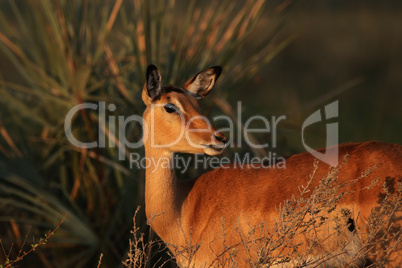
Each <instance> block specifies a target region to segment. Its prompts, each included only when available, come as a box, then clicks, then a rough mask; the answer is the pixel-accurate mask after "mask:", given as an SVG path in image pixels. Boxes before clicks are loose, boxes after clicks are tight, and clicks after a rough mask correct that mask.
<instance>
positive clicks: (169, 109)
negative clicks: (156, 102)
mask: <svg viewBox="0 0 402 268" xmlns="http://www.w3.org/2000/svg"><path fill="white" fill-rule="evenodd" d="M163 108H165V111H166V112H168V113H170V114H171V113H174V112H178V111H179V108H177V106H176V105H174V104H171V103H168V104H166V105H165V106H163Z"/></svg>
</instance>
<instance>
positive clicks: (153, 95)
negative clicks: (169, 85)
mask: <svg viewBox="0 0 402 268" xmlns="http://www.w3.org/2000/svg"><path fill="white" fill-rule="evenodd" d="M161 81H162V76H161V75H160V73H159V71H158V68H156V66H155V65H152V64H151V65H149V66H148V68H147V77H146V82H145V86H144V88H143V90H142V100H143V101H144V103H145V104H146V105H148V104H149V103H151V102H152V101H154V100H156V99H157V98H158V97H159V96H160V94H161V90H162V84H161Z"/></svg>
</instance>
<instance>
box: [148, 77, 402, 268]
mask: <svg viewBox="0 0 402 268" xmlns="http://www.w3.org/2000/svg"><path fill="white" fill-rule="evenodd" d="M209 72H211V70H209ZM196 78H197V77H194V78H192V79H190V80H189V81H188V82H187V83H186V86H187V87H188V86H191V84H192V83H193V82H194V80H197V79H196ZM214 79H216V78H214ZM214 81H215V80H214ZM199 82H200V81H198V83H199ZM207 93H208V92H207ZM143 100H144V102H145V103H146V104H147V106H148V107H147V109H146V111H145V113H144V121H145V122H147V123H148V126H151V119H150V118H151V110H152V109H153V113H154V115H155V124H154V127H155V128H154V129H152V131H153V132H154V135H155V139H156V141H157V142H159V143H163V142H164V143H169V142H170V141H172V140H174V139H175V138H176V137H177V135H178V130H179V129H180V127H181V122H180V121H179V120H178V117H174V115H172V114H167V113H166V112H165V111H164V110H163V106H160V107H156V108H151V103H154V104H155V103H157V104H166V103H168V102H171V103H175V104H176V106H178V107H181V108H182V110H183V111H182V112H183V113H185V121H186V122H187V121H188V120H190V118H191V117H192V116H196V115H199V108H198V104H197V102H196V100H195V98H194V97H193V96H192V95H190V94H182V93H179V92H169V93H167V94H163V95H161V96H160V98H159V99H158V100H156V101H154V102H152V101H151V100H150V99H149V96H148V95H147V93H146V89H145V88H144V93H143ZM205 126H206V123H205V122H204V121H203V120H195V121H194V122H193V125H192V127H194V128H205ZM214 132H215V130H214V129H211V131H209V132H202V133H189V137H190V138H191V140H192V141H194V142H198V143H199V144H211V143H216V144H218V143H219V142H218V141H217V140H214V139H213V138H212V135H213V133H214ZM144 137H149V131H148V132H147V131H146V129H144ZM145 151H146V156H147V157H148V158H154V159H158V158H160V157H166V158H168V159H170V160H172V157H173V153H174V152H188V153H204V152H205V153H208V154H215V153H213V152H211V151H210V150H207V149H205V148H194V147H192V146H190V145H189V144H188V143H187V142H186V140H185V139H184V138H183V139H182V140H180V142H179V143H178V144H177V145H175V146H173V147H170V148H152V147H151V144H150V139H149V138H148V139H145ZM345 154H348V155H350V157H349V160H348V161H347V163H346V164H345V165H344V166H343V167H342V168H341V169H340V171H339V177H338V181H337V183H345V182H348V181H350V180H353V179H356V178H358V177H359V176H360V175H361V174H362V172H364V171H366V170H367V169H368V168H370V167H373V166H376V165H378V167H377V168H376V169H374V170H373V171H372V173H371V174H370V175H369V176H368V177H367V178H364V179H362V180H359V181H357V182H356V183H354V184H351V185H349V186H348V187H346V188H344V189H343V190H345V191H347V192H349V191H353V192H354V193H352V194H348V195H346V196H345V197H344V198H343V199H341V201H340V206H341V207H343V208H349V209H350V210H351V211H353V212H354V215H353V218H354V219H357V218H358V219H359V221H358V222H357V223H356V224H357V226H358V227H361V226H363V225H364V223H365V221H366V220H367V219H368V217H369V215H370V212H371V209H373V208H375V207H377V206H379V202H380V199H381V198H380V197H381V194H380V193H381V189H382V183H383V182H384V181H385V179H386V178H393V179H394V182H396V181H401V179H402V161H401V160H402V146H400V145H396V144H387V143H382V142H364V143H350V144H342V145H340V146H339V155H340V161H341V160H342V157H343V156H344V155H345ZM314 161H315V158H314V157H313V156H312V155H311V154H309V153H302V154H298V155H295V156H292V157H290V158H289V159H287V160H286V169H275V168H272V169H255V168H246V167H243V168H242V169H241V168H223V167H221V168H218V169H216V170H213V171H211V172H208V173H205V174H203V175H202V176H200V177H199V178H198V179H197V180H196V181H195V183H194V185H190V186H188V185H187V184H182V183H180V182H179V181H178V180H177V179H176V177H175V174H174V170H172V169H171V166H168V167H164V168H162V167H153V166H152V167H150V168H148V169H147V171H146V193H145V194H146V200H145V202H146V213H147V217H148V219H149V220H150V222H151V227H152V228H153V229H154V231H155V232H156V233H157V234H158V235H159V236H160V237H161V238H162V240H163V241H164V242H165V243H167V244H168V246H169V248H170V249H171V250H172V251H173V252H174V253H177V252H178V249H180V247H186V246H188V245H189V243H190V242H189V241H191V244H192V245H201V246H200V248H199V249H198V250H197V251H196V253H195V257H194V258H193V259H192V260H191V263H189V262H188V261H187V260H186V259H185V256H181V257H179V258H178V263H179V265H181V266H187V265H189V264H191V266H193V265H194V266H195V267H203V266H208V265H210V264H211V263H212V262H213V261H214V260H215V258H216V257H217V255H219V254H220V253H221V252H222V250H223V248H222V239H221V236H222V222H224V226H225V233H226V234H227V237H228V239H229V240H230V241H229V242H230V243H231V244H233V245H236V244H238V243H240V241H239V237H238V235H236V232H238V231H239V230H237V231H235V226H240V227H241V229H240V230H243V231H244V233H245V234H246V233H247V231H248V230H249V228H250V227H253V226H256V225H258V224H260V223H262V222H265V223H266V224H267V225H268V226H269V224H270V223H273V222H274V221H275V219H276V218H277V217H278V212H277V209H278V208H279V206H280V204H281V203H283V202H284V200H286V199H289V198H291V197H292V195H296V196H297V195H298V194H299V187H300V186H302V185H304V186H305V185H307V183H308V181H309V179H310V174H312V172H313V170H314V168H313V164H314ZM154 168H155V170H154ZM153 171H154V172H153ZM328 171H329V166H328V165H327V164H325V163H323V162H320V163H319V165H318V170H317V171H316V174H315V176H314V179H313V181H312V183H311V185H310V188H311V189H313V188H314V187H316V186H317V185H318V182H319V180H320V179H322V178H323V177H324V176H325V175H327V174H328ZM374 178H380V183H379V184H378V185H377V186H375V187H374V188H373V189H370V190H361V189H363V188H364V187H365V186H368V185H370V183H371V181H372V179H374ZM394 187H396V185H394ZM357 215H358V217H357ZM400 218H401V217H399V218H398V222H396V223H395V224H397V226H399V228H400V226H401V225H400ZM303 239H304V238H301V240H303ZM399 248H400V247H399ZM242 254H243V255H242ZM245 254H246V253H245V252H244V251H242V250H241V249H240V251H239V253H238V258H239V259H241V258H242V257H245ZM252 256H255V253H253V254H252ZM391 260H392V261H393V262H392V263H391V265H392V266H393V267H397V265H398V264H400V263H401V261H402V259H401V254H400V251H399V252H396V253H395V254H394V255H392V256H391Z"/></svg>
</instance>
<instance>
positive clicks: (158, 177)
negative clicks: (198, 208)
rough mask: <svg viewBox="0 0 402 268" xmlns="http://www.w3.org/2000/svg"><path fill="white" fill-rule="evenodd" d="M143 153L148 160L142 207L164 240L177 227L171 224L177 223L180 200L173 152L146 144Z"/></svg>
mask: <svg viewBox="0 0 402 268" xmlns="http://www.w3.org/2000/svg"><path fill="white" fill-rule="evenodd" d="M147 145H148V146H147ZM145 155H146V157H147V159H148V160H147V161H148V162H149V163H150V164H148V165H149V166H148V167H147V169H146V175H145V176H146V178H145V210H146V214H147V218H148V220H149V221H150V224H151V226H152V228H153V229H154V231H156V232H157V234H158V235H159V236H160V237H161V238H162V239H164V240H165V239H166V238H169V237H170V236H171V235H172V233H173V234H174V232H176V231H178V230H173V231H174V232H172V226H173V225H174V226H176V224H175V223H177V220H178V219H179V218H180V207H181V202H182V200H181V199H180V189H178V188H179V187H178V181H177V178H176V175H175V171H174V167H173V154H172V153H170V152H168V151H166V150H161V149H155V148H151V147H150V146H149V144H146V145H145ZM177 227H179V226H178V225H177ZM163 232H169V233H163ZM176 234H177V233H176ZM166 242H169V241H166Z"/></svg>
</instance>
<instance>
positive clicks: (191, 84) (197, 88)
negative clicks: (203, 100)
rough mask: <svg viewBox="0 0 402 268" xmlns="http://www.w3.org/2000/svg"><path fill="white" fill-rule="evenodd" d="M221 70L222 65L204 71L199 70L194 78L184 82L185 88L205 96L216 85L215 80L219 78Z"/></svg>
mask: <svg viewBox="0 0 402 268" xmlns="http://www.w3.org/2000/svg"><path fill="white" fill-rule="evenodd" d="M221 72H222V67H221V66H214V67H211V68H208V69H206V70H204V71H202V72H199V73H198V74H197V75H195V76H194V77H193V78H191V79H190V80H188V81H187V82H186V83H185V84H184V86H183V88H184V89H186V90H188V91H190V92H191V93H193V94H195V95H197V96H200V97H205V96H206V95H208V93H209V92H210V91H211V89H212V88H213V86H214V85H215V82H216V81H217V80H218V77H219V76H220V75H221Z"/></svg>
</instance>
